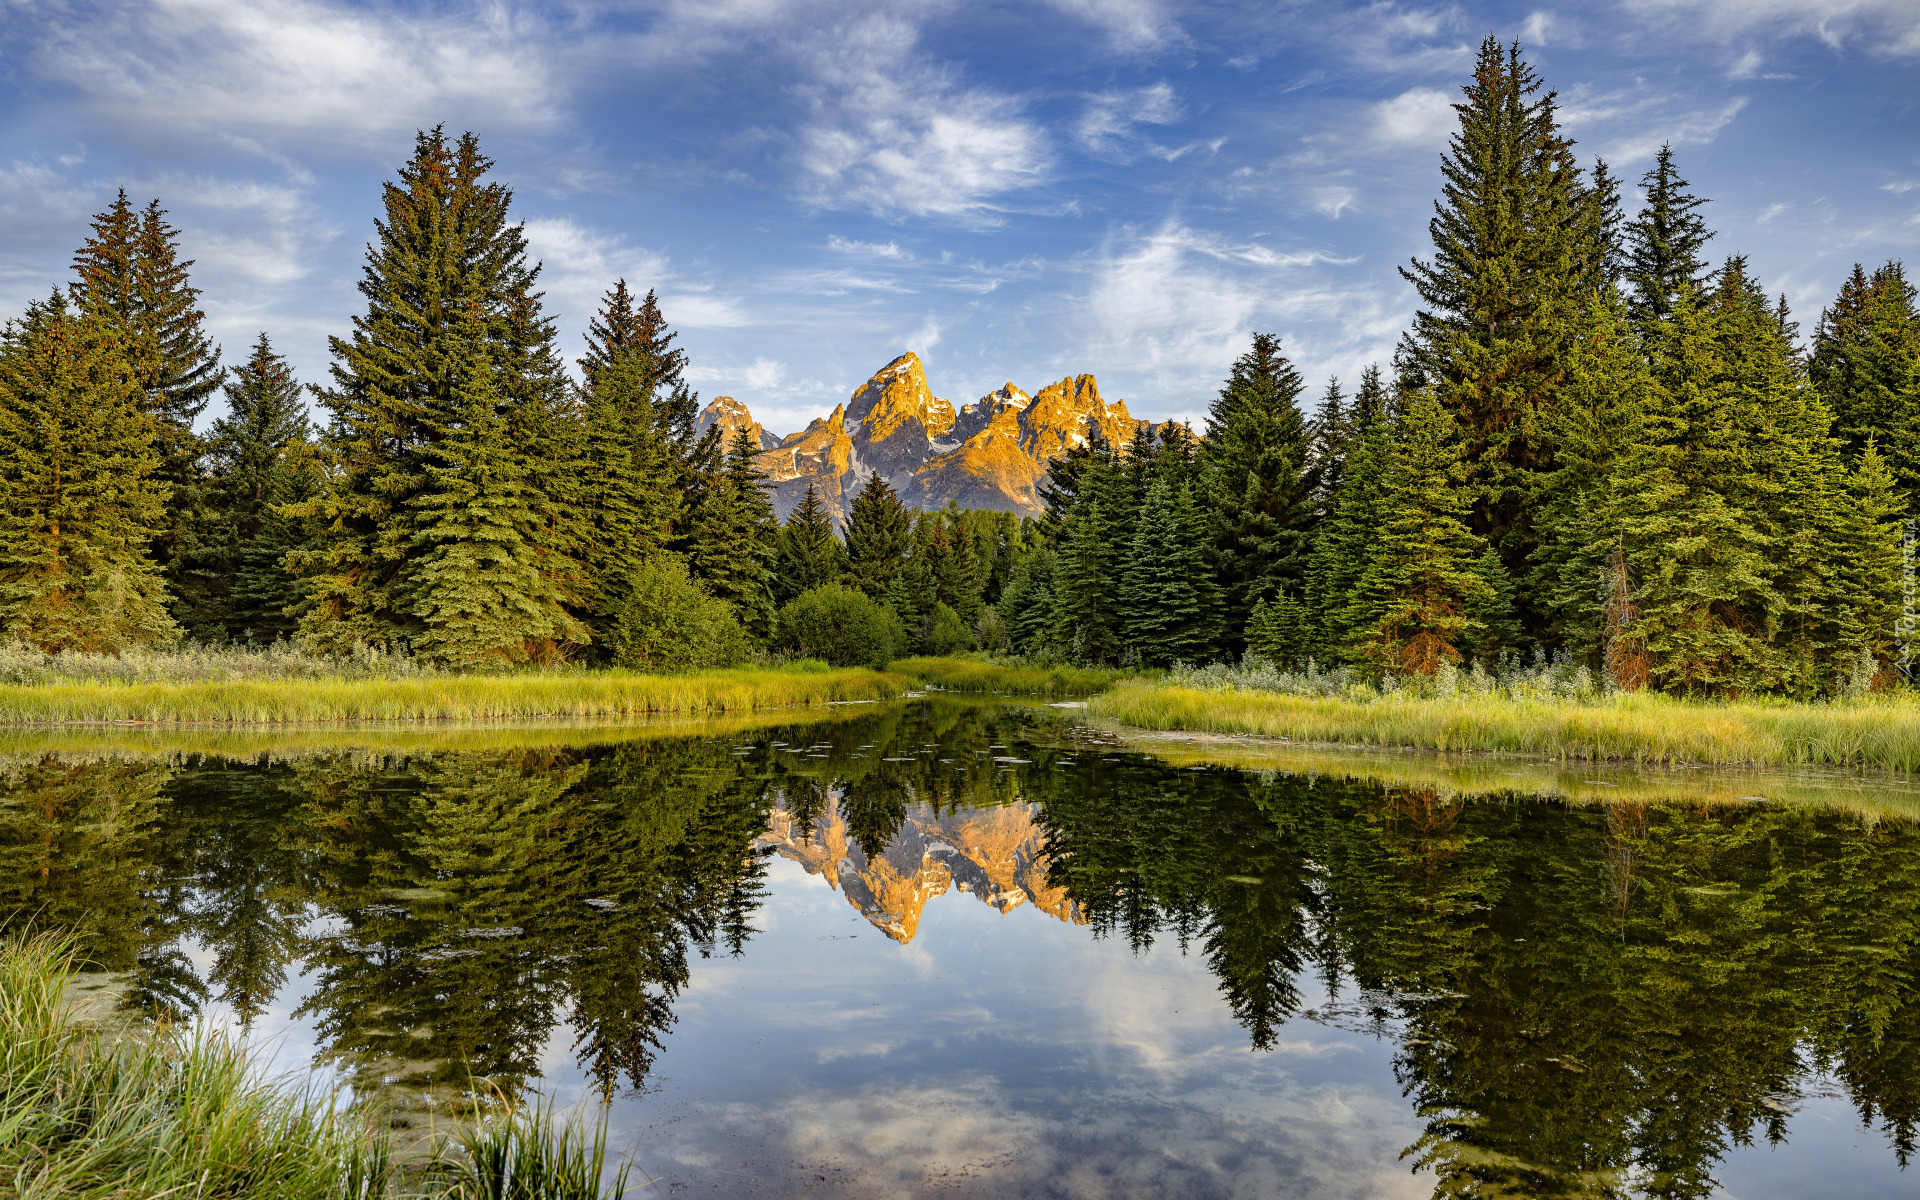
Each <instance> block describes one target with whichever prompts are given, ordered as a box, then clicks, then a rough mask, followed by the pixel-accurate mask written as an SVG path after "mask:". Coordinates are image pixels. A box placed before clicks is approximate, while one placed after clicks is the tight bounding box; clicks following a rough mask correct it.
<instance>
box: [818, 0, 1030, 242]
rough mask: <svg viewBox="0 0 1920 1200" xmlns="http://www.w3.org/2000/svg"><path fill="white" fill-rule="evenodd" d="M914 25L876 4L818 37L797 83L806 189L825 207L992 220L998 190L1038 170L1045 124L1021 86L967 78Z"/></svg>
mask: <svg viewBox="0 0 1920 1200" xmlns="http://www.w3.org/2000/svg"><path fill="white" fill-rule="evenodd" d="M914 40H915V31H914V29H913V28H912V27H911V26H910V25H908V24H907V23H906V22H904V21H901V20H899V19H897V18H893V17H889V16H872V17H868V18H866V19H864V20H861V21H859V22H856V23H854V24H852V25H851V26H843V27H840V28H837V29H833V30H830V31H827V33H826V36H824V37H821V38H819V39H818V40H817V43H816V44H817V45H818V46H819V48H820V49H819V52H818V53H817V54H816V56H815V57H814V62H813V71H814V78H813V81H812V82H810V83H807V84H804V85H802V86H800V87H798V88H796V89H795V90H796V91H797V93H798V94H799V96H800V97H801V99H802V100H803V101H804V103H805V106H806V112H807V117H806V119H805V121H804V123H803V125H802V128H801V130H800V132H799V134H798V141H799V147H800V149H799V164H800V167H801V171H802V178H801V184H800V190H801V195H802V198H803V199H804V200H805V201H806V202H807V203H809V204H813V205H817V206H819V207H822V208H864V209H868V210H870V211H873V212H875V213H879V214H883V215H900V214H905V215H910V216H921V217H924V216H945V217H964V218H969V219H972V220H974V221H975V222H977V223H990V222H991V220H992V212H993V210H994V208H995V204H996V201H997V199H998V198H999V197H1001V196H1003V195H1005V194H1007V193H1009V192H1016V191H1019V190H1021V189H1023V188H1027V187H1031V186H1032V185H1034V184H1036V183H1038V182H1040V180H1041V178H1042V177H1043V175H1044V173H1045V171H1046V169H1047V166H1048V163H1049V155H1048V151H1047V145H1046V136H1045V134H1044V133H1043V131H1042V130H1041V128H1040V127H1039V126H1038V125H1037V124H1035V123H1033V122H1031V121H1029V120H1026V119H1024V118H1023V117H1022V116H1021V115H1020V114H1021V109H1022V107H1023V106H1022V104H1021V102H1020V101H1019V100H1018V99H1016V98H1015V97H1012V96H1008V95H1003V94H999V93H995V92H990V91H988V90H985V89H982V88H968V87H965V86H964V85H963V84H962V83H961V82H960V80H959V77H958V72H956V71H955V70H953V69H952V68H950V67H947V66H944V65H942V64H939V63H935V62H933V61H931V60H929V59H927V58H926V57H924V56H922V55H920V54H918V53H916V52H915V49H914Z"/></svg>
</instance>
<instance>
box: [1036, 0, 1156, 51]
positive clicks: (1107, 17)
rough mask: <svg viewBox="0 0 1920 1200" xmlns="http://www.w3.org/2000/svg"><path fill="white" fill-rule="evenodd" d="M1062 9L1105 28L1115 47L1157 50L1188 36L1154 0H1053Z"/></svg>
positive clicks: (1110, 41) (1134, 49)
mask: <svg viewBox="0 0 1920 1200" xmlns="http://www.w3.org/2000/svg"><path fill="white" fill-rule="evenodd" d="M1052 3H1053V6H1054V7H1055V8H1057V9H1059V10H1060V11H1061V12H1064V13H1067V14H1069V15H1071V16H1075V17H1079V18H1080V19H1081V20H1083V21H1086V22H1088V23H1089V24H1091V25H1094V26H1096V27H1098V28H1099V29H1101V30H1104V31H1105V32H1106V35H1107V41H1108V43H1109V44H1110V45H1112V46H1113V47H1114V48H1116V49H1120V50H1129V51H1144V50H1158V49H1162V48H1164V47H1166V46H1169V45H1180V44H1183V43H1185V42H1186V40H1187V36H1186V34H1185V33H1184V32H1182V31H1181V29H1180V26H1179V25H1178V24H1176V23H1175V22H1174V20H1173V18H1172V17H1169V16H1167V15H1166V14H1165V13H1164V12H1162V11H1161V10H1160V6H1159V5H1158V4H1156V3H1154V2H1153V0H1052Z"/></svg>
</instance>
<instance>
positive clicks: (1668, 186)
mask: <svg viewBox="0 0 1920 1200" xmlns="http://www.w3.org/2000/svg"><path fill="white" fill-rule="evenodd" d="M1640 186H1641V187H1642V188H1644V189H1645V190H1646V194H1647V203H1646V207H1644V208H1642V209H1641V210H1640V212H1639V213H1638V215H1636V216H1635V217H1634V219H1633V222H1632V224H1631V225H1629V226H1628V227H1627V270H1626V277H1627V280H1628V282H1630V283H1631V284H1632V285H1633V292H1634V296H1633V308H1632V313H1633V316H1634V319H1635V320H1637V321H1643V322H1644V321H1649V320H1662V321H1663V320H1665V319H1667V317H1668V316H1670V315H1671V314H1672V312H1673V306H1674V303H1675V300H1676V298H1677V297H1678V296H1679V294H1680V291H1681V289H1682V288H1683V287H1685V286H1688V285H1692V286H1695V287H1698V286H1700V285H1701V284H1702V283H1703V282H1704V276H1705V273H1706V269H1707V264H1706V260H1705V259H1704V258H1703V257H1702V256H1701V251H1702V250H1703V249H1704V248H1705V246H1706V244H1707V242H1708V240H1709V239H1711V238H1712V237H1713V232H1712V231H1711V230H1709V229H1708V228H1707V222H1706V220H1705V218H1703V217H1701V216H1700V214H1699V212H1698V211H1697V210H1698V209H1700V208H1701V207H1702V206H1703V205H1705V204H1706V203H1707V201H1706V200H1705V199H1703V198H1702V197H1699V196H1695V195H1694V194H1693V193H1692V192H1689V191H1688V190H1687V187H1688V184H1687V181H1686V180H1685V179H1683V178H1681V176H1680V171H1679V169H1678V168H1677V167H1675V166H1674V164H1673V147H1672V145H1670V144H1668V145H1662V146H1661V147H1660V150H1659V153H1657V154H1656V155H1654V160H1653V166H1652V168H1650V169H1649V170H1648V171H1647V173H1646V174H1645V175H1642V176H1641V177H1640Z"/></svg>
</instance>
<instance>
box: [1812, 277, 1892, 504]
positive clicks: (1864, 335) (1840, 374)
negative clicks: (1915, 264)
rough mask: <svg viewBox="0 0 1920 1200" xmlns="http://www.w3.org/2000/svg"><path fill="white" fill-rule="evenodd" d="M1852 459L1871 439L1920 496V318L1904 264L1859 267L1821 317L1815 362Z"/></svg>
mask: <svg viewBox="0 0 1920 1200" xmlns="http://www.w3.org/2000/svg"><path fill="white" fill-rule="evenodd" d="M1808 368H1809V373H1810V375H1811V377H1812V381H1813V385H1814V387H1815V388H1816V389H1817V390H1818V391H1819V393H1820V395H1821V397H1822V398H1823V399H1824V400H1825V401H1826V403H1827V406H1828V407H1829V408H1831V409H1832V410H1833V415H1834V432H1835V433H1836V434H1837V435H1838V436H1839V437H1840V438H1841V439H1842V441H1843V442H1844V443H1845V448H1846V451H1847V453H1849V454H1853V455H1858V454H1859V453H1860V452H1861V451H1862V450H1863V449H1864V448H1865V446H1866V444H1867V442H1868V441H1869V440H1872V441H1874V442H1875V443H1876V444H1877V446H1878V449H1879V453H1880V454H1881V455H1882V456H1883V457H1884V458H1885V459H1886V461H1887V465H1888V468H1889V469H1890V470H1891V471H1892V472H1893V476H1894V479H1895V480H1896V481H1897V482H1898V484H1899V486H1900V487H1901V488H1902V489H1904V490H1905V491H1906V492H1907V494H1908V496H1909V498H1910V502H1911V498H1912V497H1915V496H1920V313H1916V311H1915V306H1914V288H1913V286H1912V285H1911V284H1909V283H1908V282H1907V279H1906V272H1905V269H1904V268H1903V266H1902V265H1901V264H1900V263H1897V262H1890V263H1888V264H1886V265H1885V266H1883V267H1881V268H1880V269H1878V270H1876V271H1875V272H1874V273H1873V274H1872V276H1871V277H1869V276H1868V275H1867V274H1866V272H1865V271H1863V270H1861V268H1860V266H1859V265H1858V264H1855V265H1854V268H1853V273H1852V275H1850V276H1849V277H1848V279H1847V282H1846V283H1845V284H1844V285H1843V286H1842V287H1841V289H1840V295H1839V296H1838V297H1836V298H1835V300H1834V302H1833V306H1832V307H1831V308H1829V309H1827V310H1826V311H1825V312H1823V313H1821V314H1820V324H1819V326H1818V327H1817V328H1816V329H1815V331H1814V335H1813V354H1812V358H1811V360H1810V362H1809V364H1808Z"/></svg>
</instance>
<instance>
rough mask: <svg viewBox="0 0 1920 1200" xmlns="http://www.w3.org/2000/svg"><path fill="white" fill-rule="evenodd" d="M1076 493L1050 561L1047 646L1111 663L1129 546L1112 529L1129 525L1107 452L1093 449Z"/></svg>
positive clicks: (1120, 479)
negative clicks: (1050, 616) (1049, 642)
mask: <svg viewBox="0 0 1920 1200" xmlns="http://www.w3.org/2000/svg"><path fill="white" fill-rule="evenodd" d="M1079 474H1080V477H1079V482H1078V495H1077V496H1076V498H1075V501H1074V505H1073V508H1072V510H1071V511H1070V513H1069V514H1068V516H1067V519H1066V527H1065V529H1064V530H1063V531H1062V533H1061V535H1060V544H1059V548H1058V552H1057V553H1056V554H1055V556H1054V562H1053V586H1052V589H1051V591H1052V600H1053V622H1052V629H1051V632H1050V636H1051V640H1052V642H1053V643H1054V644H1055V645H1057V646H1058V647H1060V648H1061V650H1063V651H1065V652H1067V653H1069V654H1071V655H1072V656H1073V657H1074V658H1075V659H1076V660H1078V661H1080V662H1087V663H1101V662H1110V661H1112V660H1113V659H1114V658H1115V657H1116V656H1117V655H1118V654H1119V653H1120V651H1121V648H1122V642H1121V637H1122V630H1121V628H1120V622H1119V620H1118V619H1117V618H1118V600H1119V597H1118V594H1117V593H1118V588H1119V585H1120V582H1121V579H1122V578H1123V575H1124V571H1125V566H1126V555H1127V554H1128V553H1130V552H1131V547H1130V546H1123V545H1121V544H1119V543H1118V542H1117V540H1116V538H1115V530H1116V528H1118V527H1121V526H1122V525H1123V524H1130V523H1131V522H1130V520H1129V518H1130V517H1131V516H1132V515H1133V514H1132V513H1131V512H1130V511H1127V501H1128V499H1129V498H1130V497H1129V489H1128V487H1127V484H1126V476H1125V474H1124V472H1123V470H1122V469H1121V467H1120V464H1119V463H1118V462H1117V461H1116V458H1115V456H1114V454H1113V452H1112V450H1111V449H1110V448H1109V447H1107V446H1106V445H1105V444H1104V443H1102V444H1100V445H1098V446H1095V447H1094V448H1093V452H1092V453H1091V454H1090V455H1089V456H1088V458H1087V459H1086V461H1085V464H1084V466H1083V467H1082V468H1081V470H1080V473H1079Z"/></svg>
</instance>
